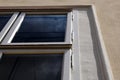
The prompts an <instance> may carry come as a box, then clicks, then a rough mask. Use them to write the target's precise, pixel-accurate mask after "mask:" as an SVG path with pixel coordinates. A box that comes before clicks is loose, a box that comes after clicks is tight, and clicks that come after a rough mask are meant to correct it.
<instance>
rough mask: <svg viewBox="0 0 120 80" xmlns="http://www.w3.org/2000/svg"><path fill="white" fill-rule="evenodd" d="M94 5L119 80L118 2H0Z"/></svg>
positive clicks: (11, 2) (5, 1)
mask: <svg viewBox="0 0 120 80" xmlns="http://www.w3.org/2000/svg"><path fill="white" fill-rule="evenodd" d="M85 4H94V5H95V7H96V9H97V15H98V19H99V22H100V27H101V30H102V34H103V38H104V41H105V46H106V48H107V52H108V56H109V59H110V63H111V66H112V70H113V74H114V78H115V80H119V79H120V75H119V74H120V67H119V66H120V63H119V61H120V54H119V51H120V37H119V35H120V20H119V19H120V1H119V0H0V6H48V5H49V6H50V5H51V6H53V5H54V6H56V5H85Z"/></svg>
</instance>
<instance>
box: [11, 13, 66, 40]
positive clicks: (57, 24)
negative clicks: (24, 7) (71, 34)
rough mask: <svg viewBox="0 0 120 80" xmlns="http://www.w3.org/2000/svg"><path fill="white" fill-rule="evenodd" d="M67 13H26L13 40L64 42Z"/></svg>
mask: <svg viewBox="0 0 120 80" xmlns="http://www.w3.org/2000/svg"><path fill="white" fill-rule="evenodd" d="M66 22H67V15H26V17H25V19H24V20H23V23H22V24H21V27H20V29H19V30H18V32H17V33H16V35H15V37H14V38H13V40H12V42H64V39H65V31H66Z"/></svg>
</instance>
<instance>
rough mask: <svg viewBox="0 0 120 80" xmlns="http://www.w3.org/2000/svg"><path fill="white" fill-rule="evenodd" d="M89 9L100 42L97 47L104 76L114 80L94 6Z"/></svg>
mask: <svg viewBox="0 0 120 80" xmlns="http://www.w3.org/2000/svg"><path fill="white" fill-rule="evenodd" d="M91 8H92V12H93V18H94V21H95V25H96V30H97V33H98V36H99V37H98V38H99V42H100V44H99V45H100V47H101V50H102V53H101V56H102V58H103V61H104V66H105V70H106V75H107V76H106V77H107V78H108V80H114V78H113V73H112V68H111V66H110V62H109V58H108V55H107V51H106V48H105V45H104V41H103V37H102V32H101V29H100V24H99V22H98V18H97V14H96V9H95V6H94V5H91Z"/></svg>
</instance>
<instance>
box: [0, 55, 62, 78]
mask: <svg viewBox="0 0 120 80" xmlns="http://www.w3.org/2000/svg"><path fill="white" fill-rule="evenodd" d="M62 61H63V54H40V55H3V57H2V59H1V61H0V80H61V71H62Z"/></svg>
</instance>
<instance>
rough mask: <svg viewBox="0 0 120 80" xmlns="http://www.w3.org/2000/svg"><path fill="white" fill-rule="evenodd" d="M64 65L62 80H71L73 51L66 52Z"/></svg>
mask: <svg viewBox="0 0 120 80" xmlns="http://www.w3.org/2000/svg"><path fill="white" fill-rule="evenodd" d="M63 65H64V66H63V70H62V79H61V80H71V50H67V51H65V53H64V60H63Z"/></svg>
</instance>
